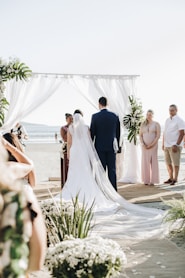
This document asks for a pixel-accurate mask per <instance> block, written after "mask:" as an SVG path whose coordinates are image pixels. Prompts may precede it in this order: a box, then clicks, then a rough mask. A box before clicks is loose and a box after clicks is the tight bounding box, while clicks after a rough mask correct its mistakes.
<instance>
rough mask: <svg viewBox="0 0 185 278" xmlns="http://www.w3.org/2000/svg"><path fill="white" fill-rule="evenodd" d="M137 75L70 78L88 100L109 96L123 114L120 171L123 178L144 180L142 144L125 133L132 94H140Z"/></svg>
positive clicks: (112, 106)
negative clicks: (137, 90)
mask: <svg viewBox="0 0 185 278" xmlns="http://www.w3.org/2000/svg"><path fill="white" fill-rule="evenodd" d="M136 77H137V76H96V75H94V76H83V77H81V76H80V77H79V76H76V77H74V78H72V79H71V80H70V82H71V84H72V85H73V86H74V87H75V89H77V90H78V91H79V92H80V93H81V94H82V95H83V96H84V97H85V98H86V100H87V101H88V102H89V103H91V105H93V106H94V107H97V106H98V99H99V97H101V96H105V97H107V99H108V105H109V109H110V110H111V111H113V112H115V113H116V114H118V115H119V118H120V122H121V126H122V133H121V139H120V145H121V146H122V152H121V153H120V154H117V158H116V172H117V179H118V181H119V182H126V183H138V182H140V181H141V177H140V175H141V165H140V164H141V158H140V157H141V153H140V146H139V145H134V144H133V143H132V142H131V143H130V142H128V141H127V140H126V139H125V136H124V127H123V124H122V123H123V117H124V116H125V114H127V113H129V112H130V106H129V101H128V96H129V95H136V84H135V83H136Z"/></svg>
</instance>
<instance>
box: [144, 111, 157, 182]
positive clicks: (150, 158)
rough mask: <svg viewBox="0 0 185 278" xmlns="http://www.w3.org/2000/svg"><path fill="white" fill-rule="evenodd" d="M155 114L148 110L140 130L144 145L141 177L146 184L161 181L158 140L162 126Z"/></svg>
mask: <svg viewBox="0 0 185 278" xmlns="http://www.w3.org/2000/svg"><path fill="white" fill-rule="evenodd" d="M153 115H154V112H153V111H152V110H148V111H147V114H146V119H145V121H144V122H143V123H142V125H141V127H140V132H139V136H140V142H141V146H142V151H141V152H142V161H141V177H142V181H143V183H144V184H145V185H154V184H156V183H159V165H158V140H159V138H160V135H161V127H160V124H159V123H158V122H156V121H153Z"/></svg>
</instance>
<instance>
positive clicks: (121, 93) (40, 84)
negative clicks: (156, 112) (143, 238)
mask: <svg viewBox="0 0 185 278" xmlns="http://www.w3.org/2000/svg"><path fill="white" fill-rule="evenodd" d="M136 77H137V76H135V75H133V76H132V75H127V76H124V75H65V74H64V75H63V74H33V75H32V77H31V78H30V79H29V80H28V81H26V82H25V81H15V80H10V81H8V82H7V83H6V92H5V95H6V98H7V100H8V101H9V103H10V105H9V109H8V113H7V114H6V116H5V123H4V125H3V126H2V128H1V131H6V130H10V129H11V128H12V127H14V126H15V124H16V123H17V122H20V121H22V120H24V118H25V117H26V116H28V115H29V114H30V113H31V112H32V111H34V110H35V109H36V108H37V107H39V105H41V104H42V103H43V102H44V101H46V100H47V99H48V98H49V97H50V96H51V95H53V94H54V93H56V92H57V91H58V90H60V94H61V95H62V96H63V99H64V101H65V91H64V90H62V85H63V84H64V83H67V84H68V85H69V86H73V88H75V90H77V91H78V92H79V93H80V94H81V95H82V96H83V97H84V98H85V99H86V101H87V103H88V105H92V106H93V107H95V108H97V106H98V99H99V97H101V96H105V97H107V99H108V104H109V109H110V110H111V111H113V112H115V113H117V114H118V115H119V118H120V122H121V124H122V119H123V116H124V115H125V114H126V113H128V112H129V106H128V96H129V95H135V94H136V87H135V81H136ZM122 131H123V126H122ZM122 139H123V134H122ZM119 156H120V155H119ZM121 157H122V156H121ZM132 159H134V157H132ZM136 161H138V159H137V160H136ZM119 163H123V162H122V161H121V159H119ZM128 163H129V162H128ZM131 163H132V161H131ZM136 166H137V165H136ZM118 168H119V179H120V178H122V177H123V176H125V172H124V169H123V167H122V165H119V166H118ZM131 168H132V169H133V167H131ZM139 168H140V165H138V169H139ZM121 169H123V173H122V170H121ZM133 171H136V170H134V169H133ZM133 176H135V174H133ZM131 182H135V180H134V181H131Z"/></svg>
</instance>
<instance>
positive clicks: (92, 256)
mask: <svg viewBox="0 0 185 278" xmlns="http://www.w3.org/2000/svg"><path fill="white" fill-rule="evenodd" d="M126 261H127V260H126V256H125V254H124V252H123V251H122V250H121V248H120V246H119V245H118V243H117V242H115V241H113V240H111V239H103V238H102V237H100V236H91V237H86V238H84V239H74V238H72V239H71V238H70V239H67V240H64V241H63V242H61V243H58V244H56V245H55V246H51V247H49V248H48V252H47V255H46V261H45V264H46V266H47V267H48V269H49V271H50V272H51V274H52V275H53V277H66V278H67V277H73V278H77V277H81V278H90V277H91V278H93V277H94V278H105V277H106V278H108V277H118V276H119V274H120V271H121V270H122V268H123V266H124V265H125V264H126Z"/></svg>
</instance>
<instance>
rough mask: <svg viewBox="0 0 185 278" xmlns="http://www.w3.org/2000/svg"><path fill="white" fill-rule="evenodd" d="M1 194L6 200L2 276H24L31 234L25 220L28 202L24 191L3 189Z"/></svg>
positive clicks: (1, 223)
mask: <svg viewBox="0 0 185 278" xmlns="http://www.w3.org/2000/svg"><path fill="white" fill-rule="evenodd" d="M0 195H1V197H2V198H3V200H4V206H3V208H2V210H1V211H0V246H1V248H0V257H1V262H2V264H1V269H0V277H14V278H19V277H24V276H25V273H26V269H27V267H28V257H29V246H28V243H29V234H30V231H29V230H27V227H26V226H25V223H24V221H23V219H24V216H23V214H24V213H25V210H26V209H27V202H26V199H25V196H24V194H23V193H22V192H13V191H9V190H1V192H0Z"/></svg>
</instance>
